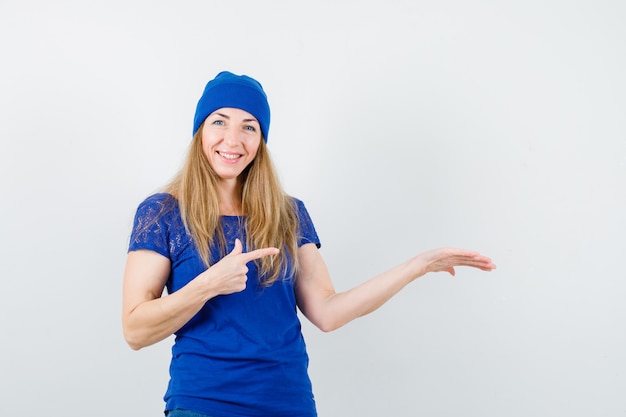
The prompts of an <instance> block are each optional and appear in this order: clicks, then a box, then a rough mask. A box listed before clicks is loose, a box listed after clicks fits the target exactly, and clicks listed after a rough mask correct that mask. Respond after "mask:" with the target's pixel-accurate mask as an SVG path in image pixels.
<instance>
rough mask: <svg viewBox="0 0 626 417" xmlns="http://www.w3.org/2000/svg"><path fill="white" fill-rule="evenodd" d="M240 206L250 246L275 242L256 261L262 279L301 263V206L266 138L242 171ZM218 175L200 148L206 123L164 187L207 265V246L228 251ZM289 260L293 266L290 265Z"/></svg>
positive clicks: (282, 273)
mask: <svg viewBox="0 0 626 417" xmlns="http://www.w3.org/2000/svg"><path fill="white" fill-rule="evenodd" d="M241 176H242V183H243V189H242V196H241V197H242V199H241V201H242V207H241V208H242V211H243V214H244V215H245V228H246V235H247V239H246V246H247V249H248V250H253V249H258V248H266V247H276V248H279V249H280V253H279V254H278V255H276V256H264V257H263V258H261V259H258V260H257V261H256V263H257V267H258V268H259V276H260V277H261V283H262V284H263V285H265V286H269V285H271V284H272V283H274V282H275V281H276V280H277V279H279V278H281V279H282V278H285V277H288V276H290V275H291V274H293V273H295V270H296V269H297V266H298V264H297V256H296V252H297V248H298V236H297V230H298V211H297V207H296V205H295V202H294V200H293V199H292V198H291V197H289V196H288V195H287V194H286V193H285V192H284V191H283V188H282V186H281V184H280V181H279V179H278V175H277V174H276V170H275V169H274V165H273V164H272V161H271V159H270V155H269V151H268V149H267V145H266V144H265V141H264V140H263V138H261V143H260V145H259V149H258V151H257V155H256V157H255V158H254V160H253V161H252V162H251V163H250V165H249V166H248V167H247V168H246V169H245V170H244V172H242V174H241ZM217 182H218V176H217V174H216V173H215V171H214V170H213V168H211V166H210V164H209V162H208V160H207V158H206V156H205V155H204V152H203V151H202V126H200V128H199V129H198V131H197V132H196V134H195V135H194V137H193V140H192V142H191V146H190V149H189V152H188V154H187V158H186V160H185V163H184V165H183V167H182V168H181V170H180V171H179V172H178V174H177V175H176V176H175V177H174V179H173V180H172V182H170V183H169V184H168V185H167V186H166V188H165V191H166V192H167V193H169V194H171V195H172V196H173V197H174V198H176V199H177V200H178V205H179V207H180V213H181V217H182V220H183V223H184V225H185V228H186V229H187V231H188V232H189V233H190V234H191V236H192V237H193V241H194V244H195V245H196V248H197V250H198V253H199V254H200V258H201V259H202V261H203V262H204V263H205V265H206V266H207V268H208V267H210V266H211V262H212V261H214V262H217V260H212V259H210V258H211V257H210V252H209V248H210V247H211V246H213V245H218V247H219V249H220V253H221V255H222V256H226V241H225V237H224V233H223V231H222V229H221V228H220V227H219V222H220V210H219V201H218V198H219V197H218V193H217ZM289 265H291V268H290V270H288V269H287V268H288V267H289Z"/></svg>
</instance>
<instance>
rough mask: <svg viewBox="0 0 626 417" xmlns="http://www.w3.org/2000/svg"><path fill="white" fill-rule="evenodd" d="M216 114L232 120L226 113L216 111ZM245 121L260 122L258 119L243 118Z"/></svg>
mask: <svg viewBox="0 0 626 417" xmlns="http://www.w3.org/2000/svg"><path fill="white" fill-rule="evenodd" d="M215 114H217V115H218V116H221V117H223V118H224V119H228V120H230V116H228V115H226V114H223V113H218V112H215ZM243 121H244V122H257V123H259V121H258V120H257V119H243Z"/></svg>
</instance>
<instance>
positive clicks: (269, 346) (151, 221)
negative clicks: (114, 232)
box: [129, 194, 319, 417]
mask: <svg viewBox="0 0 626 417" xmlns="http://www.w3.org/2000/svg"><path fill="white" fill-rule="evenodd" d="M294 200H295V201H296V203H297V207H298V216H299V221H300V225H299V230H298V236H299V237H298V245H299V246H301V245H303V244H306V243H314V244H316V245H317V246H318V247H319V238H318V237H317V233H316V232H315V228H314V226H313V222H312V221H311V218H310V217H309V214H308V212H307V210H306V208H305V207H304V204H303V203H302V202H301V201H299V200H297V199H294ZM244 219H245V218H244V217H243V216H222V217H221V220H220V221H221V227H222V228H223V231H224V235H225V238H226V246H227V248H226V249H227V253H228V252H230V251H232V249H233V247H234V244H235V239H236V238H239V239H240V240H241V242H242V243H243V244H244V251H246V248H245V242H246V231H245V227H244V226H243V224H244ZM138 249H148V250H152V251H155V252H158V253H160V254H161V255H163V256H165V257H167V258H168V259H169V260H170V261H171V265H172V269H171V272H170V276H169V279H168V281H167V290H168V292H169V293H172V292H174V291H177V290H179V289H180V288H182V287H183V286H185V285H186V284H187V283H188V282H190V281H191V280H192V279H194V278H195V277H196V276H198V275H199V274H200V273H202V272H203V271H205V270H206V267H205V266H204V264H203V262H202V260H201V259H200V256H199V254H198V252H197V250H196V248H195V245H194V243H193V241H192V238H191V236H190V235H189V234H188V233H187V232H186V230H185V227H184V225H183V222H182V220H181V216H180V210H179V207H178V203H177V201H176V200H175V199H174V198H173V197H172V196H171V195H169V194H155V195H153V196H151V197H148V198H147V199H146V200H145V201H144V202H143V203H141V204H140V205H139V208H138V209H137V214H136V216H135V222H134V226H133V231H132V234H131V238H130V245H129V251H133V250H138ZM211 256H212V259H219V258H220V254H219V251H218V248H217V247H213V248H211ZM247 266H248V268H249V272H248V281H247V288H246V289H245V290H244V291H242V292H240V293H235V294H230V295H222V296H218V297H215V298H213V299H211V300H209V301H208V302H207V303H206V304H205V305H204V307H203V308H202V309H201V310H200V311H199V312H198V313H197V314H196V315H195V316H194V317H193V318H192V319H191V320H190V321H189V322H187V324H185V325H184V326H183V327H182V328H181V329H180V330H178V331H177V332H176V333H175V334H176V338H175V343H174V346H173V347H172V362H171V364H170V382H169V386H168V389H167V392H166V394H165V398H164V399H165V402H166V407H165V409H166V410H173V409H176V408H182V409H187V410H192V411H196V412H200V413H203V414H209V415H214V416H216V417H217V416H219V417H248V416H259V417H261V416H263V417H267V416H273V417H280V416H284V417H313V416H316V415H317V413H316V411H315V401H314V398H313V392H312V388H311V381H310V379H309V376H308V373H307V368H308V362H309V360H308V355H307V353H306V347H305V343H304V339H303V337H302V333H301V328H300V321H299V319H298V316H297V312H296V298H295V293H294V287H293V283H294V277H293V276H290V277H287V278H286V279H282V280H281V279H279V280H277V281H276V282H274V283H273V284H272V285H271V286H269V287H264V286H262V285H260V283H259V279H258V271H257V268H256V265H255V263H254V262H250V263H248V265H247Z"/></svg>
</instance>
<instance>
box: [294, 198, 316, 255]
mask: <svg viewBox="0 0 626 417" xmlns="http://www.w3.org/2000/svg"><path fill="white" fill-rule="evenodd" d="M294 201H295V202H296V206H297V207H298V219H299V221H300V225H299V231H298V246H302V245H305V244H307V243H315V246H317V247H318V248H320V247H321V246H322V244H321V242H320V239H319V237H318V236H317V232H316V231H315V226H314V225H313V220H311V216H310V215H309V212H308V211H307V209H306V207H305V206H304V203H303V202H302V201H300V200H298V199H297V198H294Z"/></svg>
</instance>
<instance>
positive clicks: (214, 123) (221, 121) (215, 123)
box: [211, 119, 224, 126]
mask: <svg viewBox="0 0 626 417" xmlns="http://www.w3.org/2000/svg"><path fill="white" fill-rule="evenodd" d="M211 124H212V125H215V126H224V121H223V120H220V119H217V120H213V122H212V123H211Z"/></svg>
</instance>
